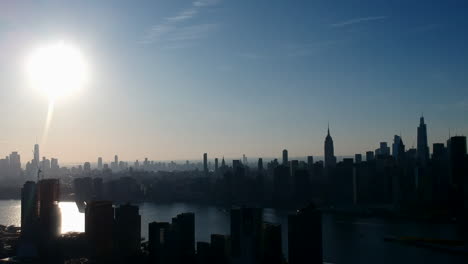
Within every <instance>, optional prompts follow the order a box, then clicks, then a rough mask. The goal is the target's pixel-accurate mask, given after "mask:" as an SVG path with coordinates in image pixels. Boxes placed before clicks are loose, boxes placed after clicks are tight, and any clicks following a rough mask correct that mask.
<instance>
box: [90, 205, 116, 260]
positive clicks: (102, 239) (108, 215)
mask: <svg viewBox="0 0 468 264" xmlns="http://www.w3.org/2000/svg"><path fill="white" fill-rule="evenodd" d="M113 227H114V208H113V207H112V202H110V201H91V202H90V203H89V204H88V205H87V206H86V213H85V233H86V237H87V239H88V242H89V244H90V246H91V248H92V251H93V252H92V255H93V256H95V257H97V258H99V259H101V258H104V259H106V258H109V257H110V256H111V254H112V247H113V234H114V230H113Z"/></svg>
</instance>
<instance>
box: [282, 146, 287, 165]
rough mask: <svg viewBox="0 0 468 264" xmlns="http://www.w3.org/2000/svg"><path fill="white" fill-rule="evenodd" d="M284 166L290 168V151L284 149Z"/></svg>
mask: <svg viewBox="0 0 468 264" xmlns="http://www.w3.org/2000/svg"><path fill="white" fill-rule="evenodd" d="M283 165H284V166H288V150H286V149H283Z"/></svg>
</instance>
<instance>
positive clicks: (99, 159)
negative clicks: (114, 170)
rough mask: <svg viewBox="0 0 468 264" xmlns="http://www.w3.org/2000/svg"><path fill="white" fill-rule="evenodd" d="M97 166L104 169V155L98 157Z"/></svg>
mask: <svg viewBox="0 0 468 264" xmlns="http://www.w3.org/2000/svg"><path fill="white" fill-rule="evenodd" d="M97 168H98V170H102V157H99V158H98V159H97Z"/></svg>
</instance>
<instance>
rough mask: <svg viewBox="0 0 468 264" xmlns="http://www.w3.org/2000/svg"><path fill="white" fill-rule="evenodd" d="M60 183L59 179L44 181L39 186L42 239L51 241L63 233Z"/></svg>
mask: <svg viewBox="0 0 468 264" xmlns="http://www.w3.org/2000/svg"><path fill="white" fill-rule="evenodd" d="M59 197H60V183H59V180H58V179H43V180H40V181H39V184H38V197H37V199H38V202H39V203H38V207H39V225H40V232H41V239H42V240H43V241H49V240H51V239H54V238H57V237H58V236H59V235H60V232H61V223H62V218H61V215H60V208H59V206H58V202H59Z"/></svg>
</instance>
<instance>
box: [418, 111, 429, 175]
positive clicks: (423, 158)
mask: <svg viewBox="0 0 468 264" xmlns="http://www.w3.org/2000/svg"><path fill="white" fill-rule="evenodd" d="M416 153H417V157H418V161H419V163H420V164H421V165H422V166H425V165H426V164H427V161H428V160H429V147H428V145H427V127H426V124H425V123H424V116H421V118H420V119H419V127H418V145H417V152H416Z"/></svg>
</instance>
